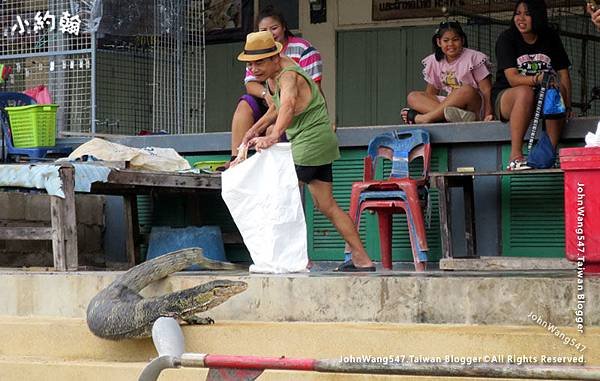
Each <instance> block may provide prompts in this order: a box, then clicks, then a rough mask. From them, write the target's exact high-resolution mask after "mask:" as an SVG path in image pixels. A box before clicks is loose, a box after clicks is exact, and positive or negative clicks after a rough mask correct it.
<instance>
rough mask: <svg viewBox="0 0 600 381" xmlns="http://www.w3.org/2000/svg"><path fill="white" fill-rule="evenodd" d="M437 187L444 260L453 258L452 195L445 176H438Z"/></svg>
mask: <svg viewBox="0 0 600 381" xmlns="http://www.w3.org/2000/svg"><path fill="white" fill-rule="evenodd" d="M434 179H435V187H436V188H437V189H438V194H439V198H440V201H439V210H440V233H441V239H442V256H443V257H444V258H452V235H451V234H452V233H451V231H450V213H451V212H450V210H449V208H448V203H449V201H450V194H449V192H448V179H447V178H446V177H445V176H436V177H435V178H434Z"/></svg>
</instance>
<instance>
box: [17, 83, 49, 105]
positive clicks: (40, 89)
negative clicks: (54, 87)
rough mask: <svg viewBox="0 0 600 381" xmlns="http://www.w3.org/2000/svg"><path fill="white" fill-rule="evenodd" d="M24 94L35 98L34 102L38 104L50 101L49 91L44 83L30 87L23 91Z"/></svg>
mask: <svg viewBox="0 0 600 381" xmlns="http://www.w3.org/2000/svg"><path fill="white" fill-rule="evenodd" d="M23 93H24V94H25V95H29V96H30V97H32V98H33V99H35V103H37V104H39V105H48V104H51V103H52V98H51V97H50V91H49V90H48V88H47V87H46V86H44V85H39V86H36V87H32V88H31V89H27V90H25V91H23Z"/></svg>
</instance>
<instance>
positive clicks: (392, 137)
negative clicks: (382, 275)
mask: <svg viewBox="0 0 600 381" xmlns="http://www.w3.org/2000/svg"><path fill="white" fill-rule="evenodd" d="M418 157H421V158H422V159H423V169H422V172H421V174H420V176H418V177H414V178H411V177H410V172H409V164H410V163H411V162H412V161H413V160H415V159H416V158H418ZM381 159H387V160H390V161H391V163H392V168H391V171H390V175H389V177H388V178H387V179H384V180H377V179H375V176H374V175H375V170H376V166H377V163H378V161H379V160H381ZM430 159H431V144H430V142H429V133H428V132H427V131H425V130H421V129H415V130H400V131H395V132H386V133H383V134H380V135H377V136H375V137H374V138H373V139H371V141H370V142H369V147H368V155H367V156H366V157H365V159H364V180H363V181H360V182H356V183H354V184H352V193H351V196H350V217H351V218H352V219H353V221H354V223H355V224H356V226H357V228H358V227H359V226H360V217H361V214H362V212H363V211H365V210H372V211H375V212H376V213H377V216H378V221H379V238H380V242H381V262H382V265H383V268H385V269H391V268H392V216H393V214H396V213H405V214H406V216H407V223H408V231H409V235H410V243H411V248H412V253H413V260H414V264H415V270H416V271H424V270H425V267H426V265H427V251H428V250H429V249H428V246H427V237H426V231H425V219H424V217H423V209H422V207H421V202H420V197H419V194H420V193H422V192H424V191H425V192H426V187H427V183H428V175H427V174H428V173H429V168H430Z"/></svg>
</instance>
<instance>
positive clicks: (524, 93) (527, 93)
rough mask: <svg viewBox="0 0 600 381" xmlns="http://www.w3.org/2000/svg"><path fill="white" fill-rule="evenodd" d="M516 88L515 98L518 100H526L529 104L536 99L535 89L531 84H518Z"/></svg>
mask: <svg viewBox="0 0 600 381" xmlns="http://www.w3.org/2000/svg"><path fill="white" fill-rule="evenodd" d="M514 89H515V93H514V96H515V100H516V101H517V102H525V103H527V104H533V101H534V100H535V91H534V90H533V88H532V87H530V86H517V87H515V88H514Z"/></svg>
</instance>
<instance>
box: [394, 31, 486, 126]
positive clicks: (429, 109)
mask: <svg viewBox="0 0 600 381" xmlns="http://www.w3.org/2000/svg"><path fill="white" fill-rule="evenodd" d="M432 44H433V51H434V53H433V54H431V55H429V56H427V57H426V58H425V59H424V60H423V65H424V66H425V69H424V70H423V77H424V79H425V81H426V82H427V88H426V89H425V91H413V92H411V93H410V94H408V97H407V101H408V105H409V107H407V108H404V109H402V112H401V115H402V119H403V121H404V123H406V124H415V123H434V122H443V121H448V122H473V121H475V120H486V121H487V120H492V119H493V115H492V114H493V110H492V101H491V97H490V94H491V89H492V81H491V74H490V71H489V68H488V65H489V58H488V56H486V55H485V54H483V53H481V52H478V51H477V50H472V49H468V48H467V35H466V34H465V32H463V30H462V28H461V26H460V24H459V23H458V22H456V21H445V22H442V23H440V25H439V28H438V29H437V30H436V31H435V34H434V35H433V37H432ZM440 93H444V94H446V96H442V95H440Z"/></svg>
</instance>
